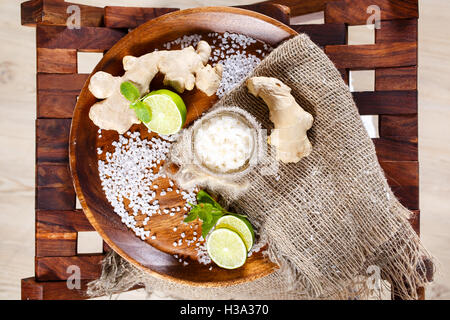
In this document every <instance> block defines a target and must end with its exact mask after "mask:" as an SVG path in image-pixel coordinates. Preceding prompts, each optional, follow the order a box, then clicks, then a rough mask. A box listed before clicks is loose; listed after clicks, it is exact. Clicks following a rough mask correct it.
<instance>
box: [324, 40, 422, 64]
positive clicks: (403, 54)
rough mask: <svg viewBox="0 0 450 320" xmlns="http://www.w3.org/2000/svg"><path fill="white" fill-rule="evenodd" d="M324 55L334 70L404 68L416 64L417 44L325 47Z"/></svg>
mask: <svg viewBox="0 0 450 320" xmlns="http://www.w3.org/2000/svg"><path fill="white" fill-rule="evenodd" d="M325 53H326V54H327V55H328V57H329V58H330V59H331V60H333V62H334V64H335V66H336V68H348V69H352V70H361V69H374V68H387V67H406V66H415V65H416V64H417V43H415V42H392V43H379V44H378V43H377V44H363V45H351V46H348V45H336V46H326V47H325Z"/></svg>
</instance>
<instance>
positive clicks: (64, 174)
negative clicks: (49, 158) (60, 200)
mask: <svg viewBox="0 0 450 320" xmlns="http://www.w3.org/2000/svg"><path fill="white" fill-rule="evenodd" d="M71 184H72V177H71V175H70V169H69V164H67V163H62V164H51V165H47V164H39V163H38V164H37V166H36V185H37V186H38V187H41V188H65V187H67V186H70V185H71Z"/></svg>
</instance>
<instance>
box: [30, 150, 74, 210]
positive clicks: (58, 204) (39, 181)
mask: <svg viewBox="0 0 450 320" xmlns="http://www.w3.org/2000/svg"><path fill="white" fill-rule="evenodd" d="M37 148H39V145H38V147H37ZM55 150H56V151H57V152H58V153H61V151H60V150H58V149H55ZM65 151H66V152H67V150H65ZM48 152H49V153H51V151H48ZM75 202H76V200H75V189H74V188H73V183H72V178H71V175H70V170H69V165H68V164H67V163H55V164H42V163H38V164H37V167H36V209H42V210H73V209H75Z"/></svg>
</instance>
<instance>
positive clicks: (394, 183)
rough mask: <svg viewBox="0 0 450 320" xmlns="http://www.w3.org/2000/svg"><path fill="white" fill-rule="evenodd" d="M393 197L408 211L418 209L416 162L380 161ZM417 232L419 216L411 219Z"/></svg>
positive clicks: (417, 169) (417, 164)
mask: <svg viewBox="0 0 450 320" xmlns="http://www.w3.org/2000/svg"><path fill="white" fill-rule="evenodd" d="M380 165H381V167H382V168H383V170H384V173H385V176H386V178H387V180H388V183H389V185H390V187H391V189H392V191H393V192H394V195H395V196H396V197H397V198H398V199H399V200H400V202H401V203H402V204H403V205H404V206H405V207H407V208H408V209H410V210H418V209H419V163H418V162H417V161H380ZM411 224H412V226H413V228H414V229H415V230H416V232H419V215H418V211H417V212H416V216H413V217H412V219H411Z"/></svg>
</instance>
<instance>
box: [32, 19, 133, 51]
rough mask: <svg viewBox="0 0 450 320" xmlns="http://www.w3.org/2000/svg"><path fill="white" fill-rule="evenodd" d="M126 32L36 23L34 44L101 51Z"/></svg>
mask: <svg viewBox="0 0 450 320" xmlns="http://www.w3.org/2000/svg"><path fill="white" fill-rule="evenodd" d="M126 34H127V31H126V30H122V29H110V28H100V27H82V28H80V29H78V30H77V29H68V28H66V27H63V26H48V25H42V24H38V25H37V27H36V46H37V47H38V48H50V49H77V50H81V51H92V52H103V51H105V50H108V49H110V48H111V47H112V46H113V45H114V44H115V43H116V42H117V41H119V40H120V38H122V37H123V36H124V35H126Z"/></svg>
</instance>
